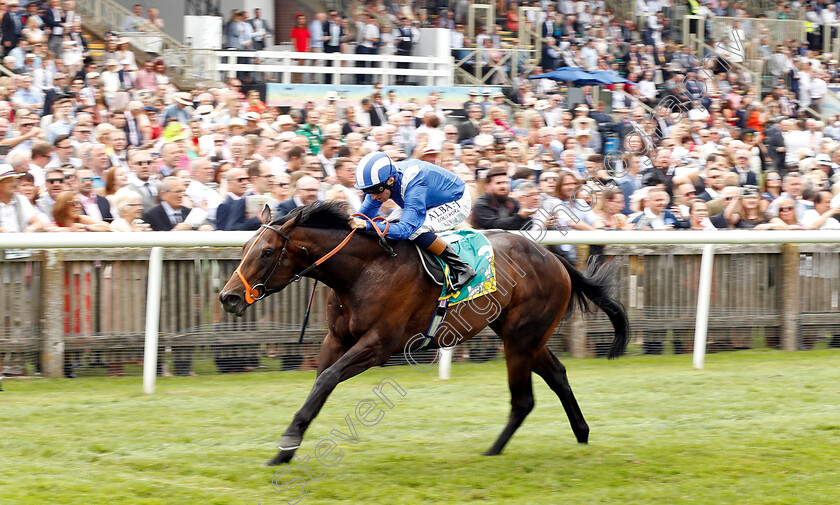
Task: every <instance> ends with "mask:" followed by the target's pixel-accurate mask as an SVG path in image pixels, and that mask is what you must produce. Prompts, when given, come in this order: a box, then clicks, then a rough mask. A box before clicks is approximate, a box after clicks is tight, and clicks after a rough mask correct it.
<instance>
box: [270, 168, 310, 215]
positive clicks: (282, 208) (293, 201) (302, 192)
mask: <svg viewBox="0 0 840 505" xmlns="http://www.w3.org/2000/svg"><path fill="white" fill-rule="evenodd" d="M319 185H320V184H319V182H318V179H315V178H314V177H310V176H304V177H301V178H300V180H298V181H297V185H296V186H295V196H294V197H292V198H289V199H288V200H285V201H282V202H280V204H279V205H278V206H277V217H283V216H285V215H286V214H288V213H289V212H291V211H292V210H294V209H295V208H297V207H302V206H304V205H307V204H310V203H312V202H314V201H316V200H317V199H318V189H319Z"/></svg>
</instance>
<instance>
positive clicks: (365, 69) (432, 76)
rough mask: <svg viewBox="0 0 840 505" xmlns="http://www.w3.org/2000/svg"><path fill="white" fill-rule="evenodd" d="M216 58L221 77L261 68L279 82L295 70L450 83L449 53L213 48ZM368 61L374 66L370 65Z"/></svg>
mask: <svg viewBox="0 0 840 505" xmlns="http://www.w3.org/2000/svg"><path fill="white" fill-rule="evenodd" d="M216 59H217V62H216V70H217V71H218V72H219V73H220V74H222V75H223V76H225V77H235V76H236V74H237V73H239V72H263V73H267V74H277V75H279V76H280V77H279V79H277V80H276V81H273V82H279V83H282V84H292V82H293V79H292V76H293V75H295V74H297V75H298V76H302V75H311V74H318V75H332V76H333V82H335V83H341V82H342V76H345V75H347V76H353V77H351V78H349V79H355V76H356V75H357V74H362V75H366V76H375V78H374V79H373V81H374V82H381V83H382V84H383V85H390V84H394V83H395V82H396V78H397V77H398V76H405V77H406V78H407V80H408V81H409V82H414V83H417V84H419V85H425V86H452V85H453V63H452V57H451V56H445V57H444V56H396V55H383V54H345V53H298V52H293V51H229V50H226V51H216ZM256 60H259V62H256ZM357 62H358V63H364V66H361V67H357V66H356V63H357ZM372 63H375V64H376V66H375V67H374V66H371V64H372ZM398 63H407V64H408V67H409V68H398V65H397V64H398ZM266 81H269V80H268V79H266ZM269 82H271V81H269ZM301 82H302V81H301Z"/></svg>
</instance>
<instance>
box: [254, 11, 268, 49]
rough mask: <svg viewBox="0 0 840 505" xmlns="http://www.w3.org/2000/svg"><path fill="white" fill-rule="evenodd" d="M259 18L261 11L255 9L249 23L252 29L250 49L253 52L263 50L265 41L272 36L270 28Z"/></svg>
mask: <svg viewBox="0 0 840 505" xmlns="http://www.w3.org/2000/svg"><path fill="white" fill-rule="evenodd" d="M261 16H262V10H260V9H259V8H256V9H254V17H253V18H252V19H251V21H250V24H251V27H252V28H253V29H254V35H253V39H252V40H253V45H252V48H253V49H254V50H255V51H262V50H263V49H265V41H266V39H268V38H270V37H271V36H272V35H273V34H274V31H273V30H272V29H271V26H270V25H269V24H268V22H267V21H266V20H264V19H263V18H262V17H261Z"/></svg>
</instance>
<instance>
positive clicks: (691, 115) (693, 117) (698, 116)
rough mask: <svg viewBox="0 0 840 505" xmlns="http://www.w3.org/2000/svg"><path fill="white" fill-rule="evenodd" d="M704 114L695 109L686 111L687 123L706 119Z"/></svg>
mask: <svg viewBox="0 0 840 505" xmlns="http://www.w3.org/2000/svg"><path fill="white" fill-rule="evenodd" d="M706 114H708V113H706ZM706 114H704V113H702V112H700V111H699V110H697V109H691V110H690V111H688V120H689V121H703V120H705V119H706V118H707V117H708V116H707V115H706Z"/></svg>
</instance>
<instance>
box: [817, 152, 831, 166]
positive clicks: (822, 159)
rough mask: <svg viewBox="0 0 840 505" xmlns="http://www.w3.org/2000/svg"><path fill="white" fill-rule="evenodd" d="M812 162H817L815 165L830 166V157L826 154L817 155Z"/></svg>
mask: <svg viewBox="0 0 840 505" xmlns="http://www.w3.org/2000/svg"><path fill="white" fill-rule="evenodd" d="M814 160H815V161H816V162H817V165H831V164H832V163H831V156H829V155H827V154H818V155H817V157H816V158H814Z"/></svg>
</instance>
